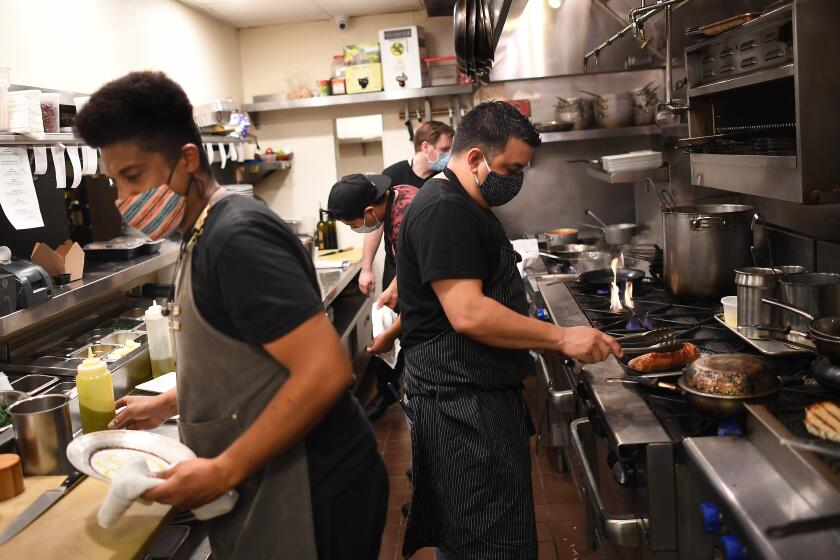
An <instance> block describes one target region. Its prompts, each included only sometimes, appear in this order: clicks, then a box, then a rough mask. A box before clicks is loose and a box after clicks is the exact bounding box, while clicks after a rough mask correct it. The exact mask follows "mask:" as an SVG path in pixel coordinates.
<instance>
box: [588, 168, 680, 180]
mask: <svg viewBox="0 0 840 560" xmlns="http://www.w3.org/2000/svg"><path fill="white" fill-rule="evenodd" d="M586 174H587V175H589V176H590V177H592V178H594V179H598V180H599V181H604V182H607V183H612V184H619V183H641V182H643V181H644V180H645V178H647V177H650V178H651V179H652V180H653V182H655V183H667V182H669V181H670V180H671V168H670V167H669V166H668V165H663V166H662V167H658V168H656V169H637V170H633V171H616V172H613V173H610V172H609V171H606V170H605V169H603V168H602V167H597V166H594V165H589V166H587V167H586Z"/></svg>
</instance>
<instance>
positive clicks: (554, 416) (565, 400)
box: [536, 352, 580, 472]
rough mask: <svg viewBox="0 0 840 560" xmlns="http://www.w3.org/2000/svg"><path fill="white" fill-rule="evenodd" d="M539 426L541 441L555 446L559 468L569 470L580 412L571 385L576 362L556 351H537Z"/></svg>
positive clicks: (554, 462)
mask: <svg viewBox="0 0 840 560" xmlns="http://www.w3.org/2000/svg"><path fill="white" fill-rule="evenodd" d="M536 361H537V399H538V405H537V406H538V411H537V412H538V418H539V427H538V429H537V445H539V446H540V447H543V448H549V449H550V450H551V452H550V454H549V456H550V458H551V462H552V466H553V467H554V469H555V470H556V471H557V472H565V471H566V466H567V463H568V456H569V450H568V449H569V445H570V441H569V424H570V423H571V422H572V420H574V419H575V418H577V417H578V416H580V414H579V411H578V402H577V398H576V396H575V392H574V390H573V389H572V386H571V382H570V381H571V376H572V375H574V369H573V368H574V362H572V361H571V360H568V359H565V358H563V357H562V356H560V355H559V354H557V353H555V352H545V353H537V354H536Z"/></svg>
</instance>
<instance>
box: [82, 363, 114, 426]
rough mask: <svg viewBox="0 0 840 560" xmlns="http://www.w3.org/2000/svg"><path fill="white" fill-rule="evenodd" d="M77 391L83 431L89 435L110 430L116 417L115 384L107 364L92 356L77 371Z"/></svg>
mask: <svg viewBox="0 0 840 560" xmlns="http://www.w3.org/2000/svg"><path fill="white" fill-rule="evenodd" d="M76 389H77V391H78V394H79V414H80V416H81V417H82V430H83V431H84V432H85V433H86V434H89V433H91V432H101V431H102V430H107V429H108V424H109V423H110V422H111V420H113V419H114V416H116V411H115V409H114V383H113V378H112V377H111V372H110V371H109V370H108V366H106V365H105V362H103V361H102V360H100V359H99V358H94V357H93V355H92V354H91V355H90V356H89V357H88V358H87V359H86V360H84V361H83V362H82V363H81V364H79V367H78V369H77V374H76Z"/></svg>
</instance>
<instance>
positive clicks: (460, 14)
mask: <svg viewBox="0 0 840 560" xmlns="http://www.w3.org/2000/svg"><path fill="white" fill-rule="evenodd" d="M454 20H455V54H457V55H458V70H459V71H460V72H461V73H462V74H466V73H467V66H466V61H467V0H458V2H456V3H455V10H454Z"/></svg>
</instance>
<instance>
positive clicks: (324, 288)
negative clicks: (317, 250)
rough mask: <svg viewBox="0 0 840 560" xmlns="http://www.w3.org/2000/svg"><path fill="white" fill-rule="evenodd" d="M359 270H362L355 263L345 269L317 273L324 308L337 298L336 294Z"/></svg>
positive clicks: (327, 269)
mask: <svg viewBox="0 0 840 560" xmlns="http://www.w3.org/2000/svg"><path fill="white" fill-rule="evenodd" d="M360 270H362V265H361V263H355V264H351V265H350V266H348V267H346V268H324V269H319V270H318V271H317V273H318V284H320V286H321V296H322V297H323V299H324V306H325V307H326V306H327V305H329V304H331V303H332V302H333V300H334V299H335V298H336V297H338V294H340V293H341V292H342V290H344V288H346V287H347V285H348V284H350V282H351V281H352V280H353V278H354V277H355V276H356V275H357V274H358V273H359V271H360Z"/></svg>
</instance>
